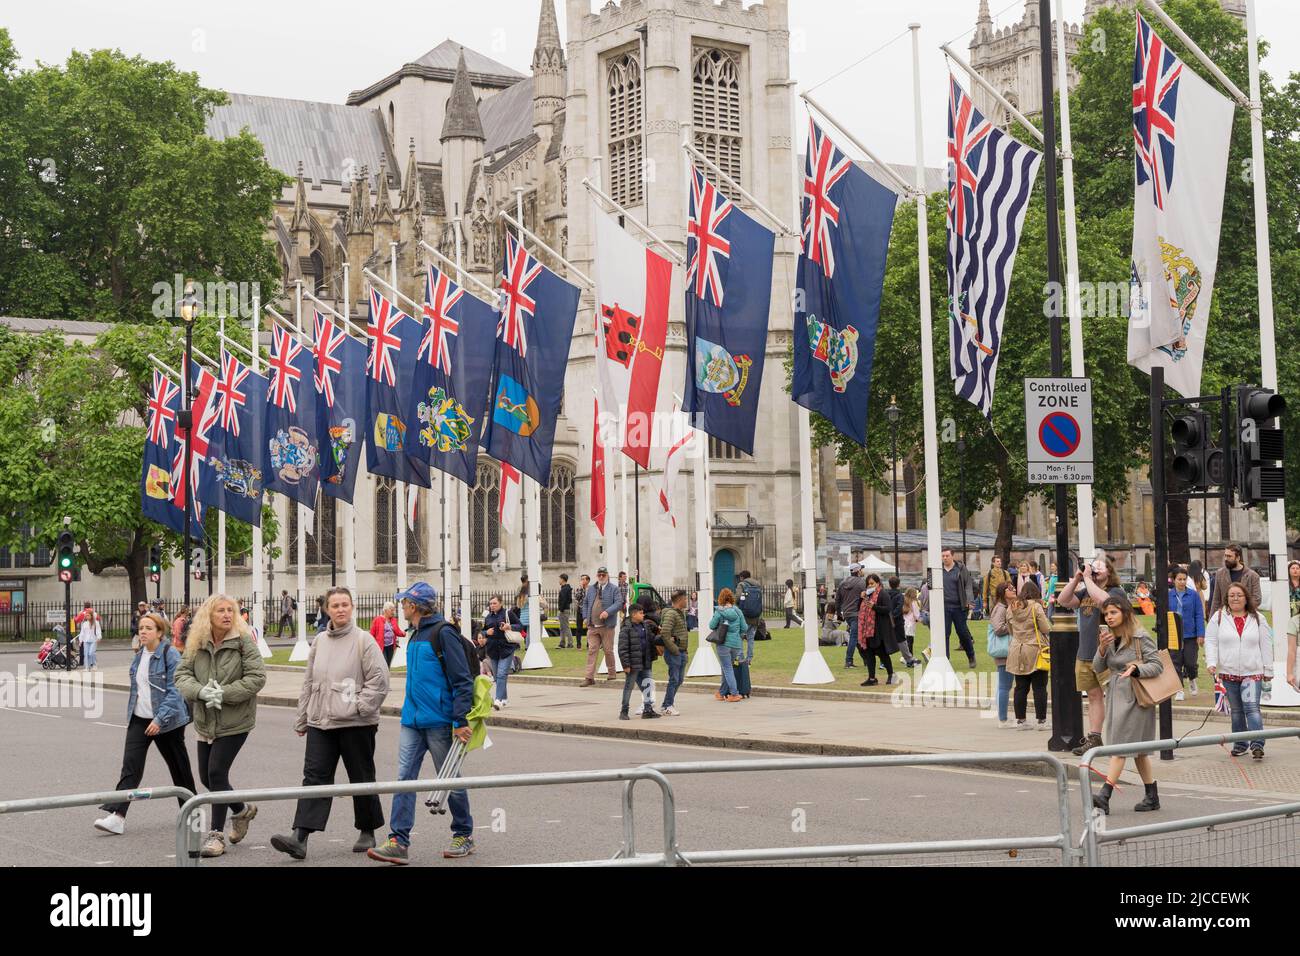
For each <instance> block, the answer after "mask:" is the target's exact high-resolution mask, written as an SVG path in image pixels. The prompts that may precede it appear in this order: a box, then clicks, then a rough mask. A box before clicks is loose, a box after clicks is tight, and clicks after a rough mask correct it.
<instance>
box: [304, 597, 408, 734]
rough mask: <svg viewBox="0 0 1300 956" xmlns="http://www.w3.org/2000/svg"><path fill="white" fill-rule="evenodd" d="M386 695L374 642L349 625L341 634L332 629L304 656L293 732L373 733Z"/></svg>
mask: <svg viewBox="0 0 1300 956" xmlns="http://www.w3.org/2000/svg"><path fill="white" fill-rule="evenodd" d="M387 694H388V667H387V665H386V664H385V663H384V653H383V651H381V650H380V649H379V645H378V644H376V643H375V640H374V638H372V637H371V636H370V635H369V634H367V633H366V632H365V631H363V630H361V628H359V627H357V626H356V625H355V624H352V623H349V624H348V626H347V627H346V628H344V629H343V630H340V631H336V630H335V629H334V625H333V624H331V625H330V627H329V628H328V629H327V630H324V631H322V632H321V633H320V634H318V635H317V636H316V642H315V643H314V644H312V647H311V653H310V654H308V655H307V672H306V673H305V674H304V675H303V681H302V690H301V691H300V692H299V694H298V718H297V720H296V721H295V723H294V730H296V731H298V732H299V733H301V732H303V731H305V730H306V729H307V728H308V727H314V728H316V729H317V730H335V729H337V728H340V727H372V726H374V725H376V724H378V723H379V708H380V706H381V705H382V704H383V703H384V697H385V696H387Z"/></svg>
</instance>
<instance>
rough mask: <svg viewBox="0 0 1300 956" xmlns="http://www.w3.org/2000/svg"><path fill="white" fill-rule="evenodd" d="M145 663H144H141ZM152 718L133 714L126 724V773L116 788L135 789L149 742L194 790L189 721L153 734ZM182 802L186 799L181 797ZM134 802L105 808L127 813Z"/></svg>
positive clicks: (177, 781)
mask: <svg viewBox="0 0 1300 956" xmlns="http://www.w3.org/2000/svg"><path fill="white" fill-rule="evenodd" d="M141 666H143V665H141ZM150 723H152V721H149V720H145V719H144V718H143V717H137V716H136V715H135V714H132V715H131V722H130V723H129V724H127V725H126V746H124V747H123V748H122V776H121V778H120V779H119V780H118V781H117V786H116V787H114V788H113V789H115V790H134V789H135V788H136V787H138V786H140V781H141V780H143V779H144V763H145V760H146V759H147V758H148V756H149V745H150V744H154V745H155V746H156V747H157V748H158V752H159V753H160V754H162V758H163V760H164V761H166V762H167V770H168V771H169V772H170V773H171V775H172V783H173V784H175V785H176V786H178V787H184V788H185V789H186V790H188V791H189V792H190V793H194V792H195V790H197V789H198V788H197V787H195V786H194V771H193V770H191V769H190V755H189V752H188V751H187V750H186V749H185V725H184V724H182V725H181V726H179V727H177V728H176V729H175V730H169V731H167V733H165V734H158V735H156V736H154V737H150V736H149V735H148V734H146V733H145V728H147V727H148V726H149V724H150ZM176 802H177V803H179V804H180V805H181V806H184V805H185V801H184V800H182V799H180V798H179V797H177V799H176ZM130 807H131V804H130V803H113V804H105V805H104V806H103V807H102V808H101V809H104V810H107V811H108V812H109V813H116V814H119V815H121V816H126V811H127V810H129V809H130Z"/></svg>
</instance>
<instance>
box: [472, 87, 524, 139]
mask: <svg viewBox="0 0 1300 956" xmlns="http://www.w3.org/2000/svg"><path fill="white" fill-rule="evenodd" d="M478 112H479V118H480V119H482V121H483V135H484V136H485V137H486V139H485V141H484V143H483V151H484V152H485V153H491V152H493V151H494V150H498V149H501V148H502V147H504V146H509V145H511V144H512V143H515V142H518V141H519V140H521V139H523V138H524V137H526V136H529V135H531V134H532V132H533V78H532V77H531V76H530V77H528V78H527V79H523V80H520V81H519V82H518V83H516V84H515V85H514V86H512V87H510V89H508V90H504V91H503V92H501V93H498V94H496V95H495V96H490V97H488V98H487V99H485V100H484V101H483V102H482V103H480V104H479V108H478Z"/></svg>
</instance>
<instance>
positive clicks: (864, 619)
mask: <svg viewBox="0 0 1300 956" xmlns="http://www.w3.org/2000/svg"><path fill="white" fill-rule="evenodd" d="M879 599H880V589H879V588H876V589H875V590H873V591H869V592H868V591H863V592H862V602H861V604H860V605H859V607H858V647H860V648H862V649H863V650H864V651H865V650H866V649H867V645H868V644H869V643H871V639H872V638H873V637H875V636H876V601H878V600H879Z"/></svg>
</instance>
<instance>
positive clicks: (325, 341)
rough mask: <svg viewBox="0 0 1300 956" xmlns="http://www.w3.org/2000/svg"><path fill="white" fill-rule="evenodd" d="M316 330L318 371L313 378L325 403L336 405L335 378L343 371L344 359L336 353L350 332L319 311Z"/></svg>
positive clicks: (316, 314) (331, 405) (330, 405)
mask: <svg viewBox="0 0 1300 956" xmlns="http://www.w3.org/2000/svg"><path fill="white" fill-rule="evenodd" d="M315 317H316V319H315V332H316V348H315V352H314V354H315V356H316V371H315V373H314V374H313V375H312V379H313V380H314V381H315V383H316V391H317V393H318V394H319V395H320V396H321V398H323V399H325V404H326V406H328V407H329V408H333V407H334V379H335V378H336V377H337V376H338V375H339V373H341V372H342V371H343V359H342V357H341V356H339V355H338V354H336V353H337V352H338V351H339V348H340V346H342V344H343V342H344V340H345V339H347V337H348V333H347V332H346V331H345V330H344V329H340V328H339V327H338V326H337V325H335V324H334V323H333V322H331V321H330V320H329V319H327V318H325V316H323V315H321V314H320V312H319V311H317V312H316V313H315Z"/></svg>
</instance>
